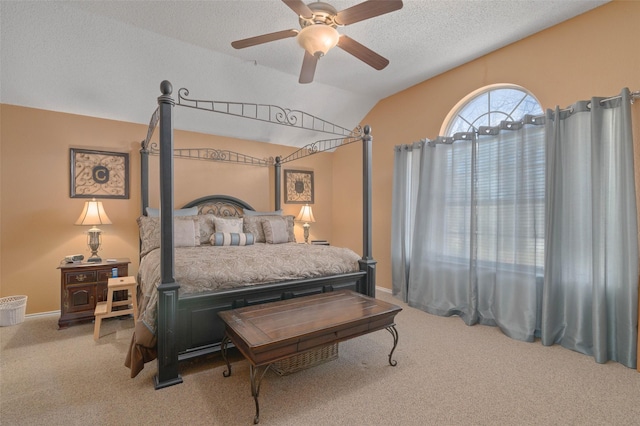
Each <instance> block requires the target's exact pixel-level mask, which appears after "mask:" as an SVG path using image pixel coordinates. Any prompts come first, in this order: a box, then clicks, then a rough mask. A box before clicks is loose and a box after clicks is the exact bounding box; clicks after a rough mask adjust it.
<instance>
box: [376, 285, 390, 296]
mask: <svg viewBox="0 0 640 426" xmlns="http://www.w3.org/2000/svg"><path fill="white" fill-rule="evenodd" d="M376 291H381V292H383V293H389V294H392V291H391V289H390V288H386V287H378V286H376Z"/></svg>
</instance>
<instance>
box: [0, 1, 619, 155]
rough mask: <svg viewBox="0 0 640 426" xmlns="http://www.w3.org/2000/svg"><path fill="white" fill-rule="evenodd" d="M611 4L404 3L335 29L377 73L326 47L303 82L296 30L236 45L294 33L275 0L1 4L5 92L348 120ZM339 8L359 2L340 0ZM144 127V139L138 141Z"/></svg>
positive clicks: (236, 129)
mask: <svg viewBox="0 0 640 426" xmlns="http://www.w3.org/2000/svg"><path fill="white" fill-rule="evenodd" d="M607 1H608V0H475V1H474V0H405V1H404V6H403V8H402V9H400V10H399V11H396V12H392V13H389V14H386V15H382V16H379V17H376V18H372V19H369V20H366V21H362V22H358V23H355V24H353V25H350V26H346V27H343V28H340V29H339V31H340V32H341V33H343V34H347V35H349V36H350V37H351V38H354V39H355V40H357V41H359V42H360V43H362V44H364V45H365V46H367V47H369V48H370V49H372V50H374V51H375V52H377V53H379V54H380V55H382V56H384V57H386V58H387V59H389V60H390V65H389V66H388V67H387V68H385V69H384V70H382V71H376V70H374V69H373V68H371V67H369V66H368V65H366V64H364V63H363V62H361V61H359V60H358V59H356V58H354V57H353V56H351V55H349V54H347V53H346V52H344V51H342V50H341V49H337V48H336V49H333V50H331V51H330V52H329V53H328V54H327V55H326V56H325V57H323V58H322V59H321V60H320V61H319V63H318V67H317V69H316V74H315V79H314V82H313V83H311V84H308V85H300V84H299V83H298V75H299V72H300V67H301V64H302V57H303V51H302V49H301V48H300V47H299V46H298V44H297V42H296V40H295V38H289V39H284V40H279V41H275V42H272V43H268V44H263V45H259V46H254V47H250V48H246V49H242V50H236V49H233V48H232V47H231V44H230V43H231V42H232V41H234V40H238V39H243V38H247V37H252V36H256V35H260V34H264V33H269V32H275V31H280V30H285V29H291V28H293V29H299V24H298V18H297V16H296V15H295V13H294V12H293V11H292V10H291V9H289V8H288V7H287V6H286V5H285V4H284V3H282V2H281V1H279V0H259V1H250V0H239V1H238V0H236V1H222V0H214V1H142V0H141V1H47V2H28V1H16V2H13V1H4V0H3V1H2V2H0V19H1V21H0V47H1V56H0V101H1V102H3V103H7V104H16V105H23V106H29V107H35V108H43V109H49V110H55V111H63V112H70V113H75V114H82V115H89V116H97V117H103V118H111V119H117V120H124V121H130V122H137V123H147V122H148V121H149V118H150V115H151V113H152V112H153V110H154V109H155V106H156V98H157V97H158V96H159V95H160V91H159V84H160V82H161V81H162V80H165V79H167V80H170V81H171V82H172V83H173V85H174V93H175V92H177V89H178V88H179V87H186V88H188V89H189V90H190V92H191V95H192V96H194V97H197V98H201V99H213V100H221V101H241V102H256V103H270V104H276V105H279V106H282V107H285V108H291V109H301V110H304V111H307V112H309V113H311V114H313V115H315V116H318V117H321V118H323V119H326V120H329V121H333V122H335V123H336V124H339V125H341V126H344V127H347V128H353V127H354V126H356V125H357V124H358V123H359V122H360V121H361V120H362V118H363V117H364V116H365V115H366V114H367V112H368V111H369V110H370V109H371V108H372V107H373V106H374V105H375V104H376V102H377V101H379V100H380V99H382V98H385V97H387V96H389V95H392V94H394V93H397V92H398V91H401V90H403V89H406V88H408V87H410V86H412V85H414V84H417V83H419V82H421V81H424V80H426V79H429V78H431V77H433V76H435V75H437V74H440V73H442V72H444V71H446V70H449V69H451V68H454V67H456V66H458V65H461V64H463V63H465V62H468V61H470V60H473V59H475V58H478V57H480V56H482V55H484V54H486V53H488V52H491V51H493V50H495V49H498V48H500V47H502V46H505V45H507V44H510V43H512V42H514V41H517V40H519V39H522V38H524V37H527V36H529V35H531V34H534V33H536V32H538V31H540V30H542V29H545V28H547V27H550V26H552V25H555V24H557V23H560V22H562V21H564V20H566V19H569V18H571V17H574V16H576V15H578V14H581V13H584V12H586V11H588V10H590V9H592V8H594V7H597V6H599V5H602V4H604V3H606V2H607ZM330 3H331V4H332V5H333V6H334V7H335V8H336V9H338V10H342V9H345V8H347V7H350V6H353V5H355V4H357V3H359V1H358V0H351V1H345V0H336V1H330ZM177 111H179V112H178V117H177V118H176V121H175V127H176V128H179V129H189V130H194V131H200V132H204V133H213V134H220V135H225V136H234V137H239V138H245V139H252V140H258V141H266V142H274V143H280V144H284V145H294V146H301V145H304V144H306V143H308V142H310V138H312V139H313V138H314V137H316V135H308V134H306V133H300V132H297V131H291V130H292V129H288V128H282V127H281V126H272V125H268V124H265V123H247V122H246V121H242V120H240V119H236V118H230V117H227V116H219V115H216V114H205V113H200V112H189V113H188V114H184V113H182V111H181V110H177ZM143 137H144V135H141V138H143Z"/></svg>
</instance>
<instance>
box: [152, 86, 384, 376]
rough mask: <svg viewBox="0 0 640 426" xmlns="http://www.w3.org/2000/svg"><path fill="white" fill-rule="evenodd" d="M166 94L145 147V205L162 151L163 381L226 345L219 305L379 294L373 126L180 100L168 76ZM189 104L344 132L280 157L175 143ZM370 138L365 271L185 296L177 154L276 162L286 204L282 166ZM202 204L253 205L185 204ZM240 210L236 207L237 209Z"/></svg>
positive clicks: (208, 204) (231, 203) (202, 203)
mask: <svg viewBox="0 0 640 426" xmlns="http://www.w3.org/2000/svg"><path fill="white" fill-rule="evenodd" d="M160 91H161V93H162V95H161V96H160V97H158V108H157V109H156V111H155V112H154V114H153V115H152V118H151V122H150V124H149V129H148V132H147V137H146V139H145V140H144V141H143V142H142V149H141V150H140V153H141V190H142V194H141V199H142V212H143V214H144V212H145V209H146V207H148V206H149V155H159V157H160V160H159V161H160V163H159V169H160V228H161V235H160V250H161V252H160V263H161V266H160V267H161V283H160V285H159V286H158V326H157V335H156V337H157V352H158V357H157V364H158V373H157V375H156V376H155V378H154V382H155V388H156V389H161V388H164V387H167V386H171V385H175V384H178V383H182V377H181V376H180V374H179V371H178V364H179V361H181V360H185V359H189V358H192V357H195V356H199V355H203V354H207V353H212V352H216V351H219V350H220V347H221V346H220V345H221V342H222V338H223V335H224V324H223V322H222V321H221V320H220V318H219V317H218V312H220V311H223V310H228V309H234V308H238V307H242V306H249V305H255V304H259V303H265V302H270V301H275V300H282V299H289V298H292V297H299V296H305V295H309V294H316V293H323V292H327V291H333V290H339V289H351V290H354V291H357V292H359V293H362V294H366V295H368V296H372V297H375V267H376V261H375V260H374V259H373V257H372V246H371V144H372V137H371V134H370V128H369V126H365V128H364V131H363V130H362V128H360V127H358V128H356V129H355V130H354V131H351V130H348V129H345V128H343V127H340V126H336V125H334V124H332V123H329V122H326V121H324V120H321V119H319V118H317V117H314V116H311V115H309V114H307V113H304V112H301V111H292V110H288V109H283V108H280V107H277V106H273V105H260V104H241V103H229V102H217V101H202V100H193V99H189V98H188V97H187V96H188V95H189V92H188V90H186V89H184V88H183V89H180V90H179V91H178V101H177V102H176V101H175V100H174V99H173V98H172V96H171V95H172V91H173V88H172V85H171V83H170V82H168V81H166V80H165V81H163V82H162V83H161V84H160ZM174 106H184V107H188V108H195V109H200V110H206V111H210V112H215V113H222V114H228V115H235V116H239V117H244V118H248V119H252V120H259V121H265V122H269V123H273V124H279V125H286V126H290V127H296V128H301V129H308V130H312V131H315V132H321V133H329V134H333V135H336V136H338V138H336V139H328V140H320V141H316V142H313V143H311V144H309V145H306V146H305V147H303V148H301V149H299V150H297V151H295V152H294V153H292V154H291V155H289V156H287V157H284V158H281V157H276V158H275V159H266V160H265V159H257V158H254V157H249V156H245V155H242V154H238V153H235V152H230V151H221V150H212V149H189V150H180V149H174V143H173V107H174ZM157 126H159V146H157V145H156V144H152V143H151V138H152V135H153V133H154V130H155V128H156V127H157ZM357 141H362V155H363V184H362V193H363V215H362V225H363V253H362V258H361V259H360V260H359V264H360V271H359V272H354V273H349V274H340V275H332V276H327V277H319V278H312V279H304V280H290V281H284V282H279V283H272V284H262V285H255V286H251V287H245V288H237V289H231V290H223V291H215V292H207V293H201V294H195V295H184V296H182V297H181V296H180V295H179V289H180V284H179V283H177V282H176V280H175V275H174V270H175V264H174V245H173V210H174V208H175V206H174V193H173V173H174V169H173V161H174V157H179V158H193V159H199V160H202V159H206V160H212V161H226V162H234V163H239V164H248V165H254V166H273V167H274V168H275V210H279V209H280V201H281V187H280V185H281V184H280V181H281V169H280V168H281V165H282V164H284V163H286V162H289V161H294V160H297V159H299V158H303V157H305V156H308V155H313V154H315V153H317V152H323V151H328V150H332V149H335V148H338V147H340V146H343V145H346V144H350V143H353V142H357ZM193 206H198V208H199V211H201V212H207V211H209V210H210V209H214V210H215V209H219V208H221V206H222V208H223V209H228V210H226V211H225V213H224V214H225V215H227V214H228V215H241V214H242V209H244V208H248V209H251V210H253V208H251V206H250V205H248V204H247V203H245V202H244V201H241V200H239V199H236V198H233V197H229V196H220V195H217V196H208V197H203V198H200V199H198V200H195V201H192V202H190V203H188V204H187V205H186V206H184V207H193ZM234 210H235V212H234Z"/></svg>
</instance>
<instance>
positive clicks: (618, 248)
mask: <svg viewBox="0 0 640 426" xmlns="http://www.w3.org/2000/svg"><path fill="white" fill-rule="evenodd" d="M630 117H631V114H630V97H629V91H628V90H627V89H625V90H623V93H622V95H621V96H619V97H615V98H612V99H608V100H605V99H602V98H594V99H592V100H590V101H584V102H582V101H581V102H578V103H576V104H575V105H573V106H572V107H571V108H569V109H567V110H560V109H559V108H556V110H555V111H548V112H547V114H546V115H545V116H541V117H531V116H527V117H525V118H524V119H523V120H522V121H520V122H503V123H501V124H500V126H497V127H481V128H479V129H478V131H477V132H472V133H459V134H456V135H454V136H453V137H439V138H437V139H435V140H433V141H428V142H426V143H422V144H421V145H420V146H419V147H416V149H414V147H413V146H412V147H411V148H401V149H397V150H396V156H395V167H396V169H395V170H394V194H393V212H392V222H393V223H392V234H393V235H392V253H393V254H392V279H393V292H394V294H395V295H396V297H399V298H402V300H404V301H406V302H407V303H408V304H409V305H410V306H414V307H417V308H420V309H422V310H424V311H426V312H429V313H432V314H436V315H444V316H448V315H459V316H460V317H461V318H462V319H463V320H464V321H465V323H466V324H468V325H472V324H476V323H480V324H487V325H495V326H498V327H500V329H501V330H502V331H503V332H504V333H505V334H506V335H508V336H510V337H512V338H515V339H519V340H524V341H533V340H534V339H535V338H536V337H541V340H542V343H543V344H545V345H551V344H556V343H558V344H561V345H562V346H565V347H567V348H570V349H573V350H576V351H579V352H581V353H584V354H588V355H592V356H594V358H595V360H596V361H597V362H606V361H608V360H615V361H618V362H620V363H622V364H624V365H626V366H628V367H632V368H633V367H635V366H636V356H637V354H636V352H637V347H636V345H637V318H638V316H637V315H638V305H637V301H638V294H637V280H638V241H637V235H638V233H637V226H638V225H637V223H636V218H637V208H636V203H635V184H634V172H633V142H632V135H631V118H630ZM408 152H411V155H410V156H408V155H407V153H408ZM418 153H419V155H420V161H419V162H417V161H416V158H415V157H417V154H418ZM416 168H418V169H419V171H416ZM400 192H401V193H400ZM414 200H415V203H414Z"/></svg>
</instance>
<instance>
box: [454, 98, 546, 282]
mask: <svg viewBox="0 0 640 426" xmlns="http://www.w3.org/2000/svg"><path fill="white" fill-rule="evenodd" d="M541 114H542V108H541V107H540V105H539V104H538V102H537V101H536V100H535V98H533V96H531V95H530V94H529V93H527V92H526V91H525V90H524V89H517V88H513V86H509V87H508V88H496V87H495V86H494V87H493V88H492V89H491V90H488V91H484V92H483V91H481V92H479V93H478V94H477V96H476V97H472V98H470V99H467V100H466V102H465V103H464V104H462V105H460V106H459V108H458V112H457V113H455V114H454V115H451V117H452V120H451V121H450V123H449V125H448V126H447V128H448V129H449V130H448V132H449V133H448V134H447V136H454V135H455V134H456V133H458V132H473V133H475V134H476V138H475V140H474V141H466V140H465V141H456V142H454V143H453V145H451V149H450V150H449V152H448V156H447V159H448V161H447V174H448V175H449V179H448V182H449V184H448V185H449V188H446V189H445V190H444V193H445V200H444V205H445V210H446V211H445V212H444V214H445V215H446V216H445V217H446V219H445V231H444V232H445V234H446V237H445V241H446V242H445V247H443V253H442V254H443V255H444V256H445V257H447V258H449V259H450V260H454V259H455V260H458V261H462V262H465V263H466V262H468V261H469V260H470V259H471V260H474V261H476V262H478V265H480V266H481V265H483V264H485V265H488V264H491V265H499V266H500V267H501V268H508V269H520V268H523V267H531V266H533V267H536V268H538V267H541V265H543V264H544V213H545V204H544V203H545V201H544V190H545V188H544V185H545V149H544V147H545V142H544V133H543V132H544V129H543V126H528V127H523V126H522V125H521V126H518V129H519V130H517V131H512V130H508V129H507V128H506V126H503V127H502V128H501V129H500V130H499V131H498V130H497V129H494V130H495V131H494V132H491V133H492V134H488V135H485V134H484V132H480V128H481V127H482V128H483V130H485V127H483V126H486V127H497V126H499V125H500V122H502V121H510V122H518V121H520V120H522V119H523V117H524V116H525V115H541ZM474 151H475V152H474Z"/></svg>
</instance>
